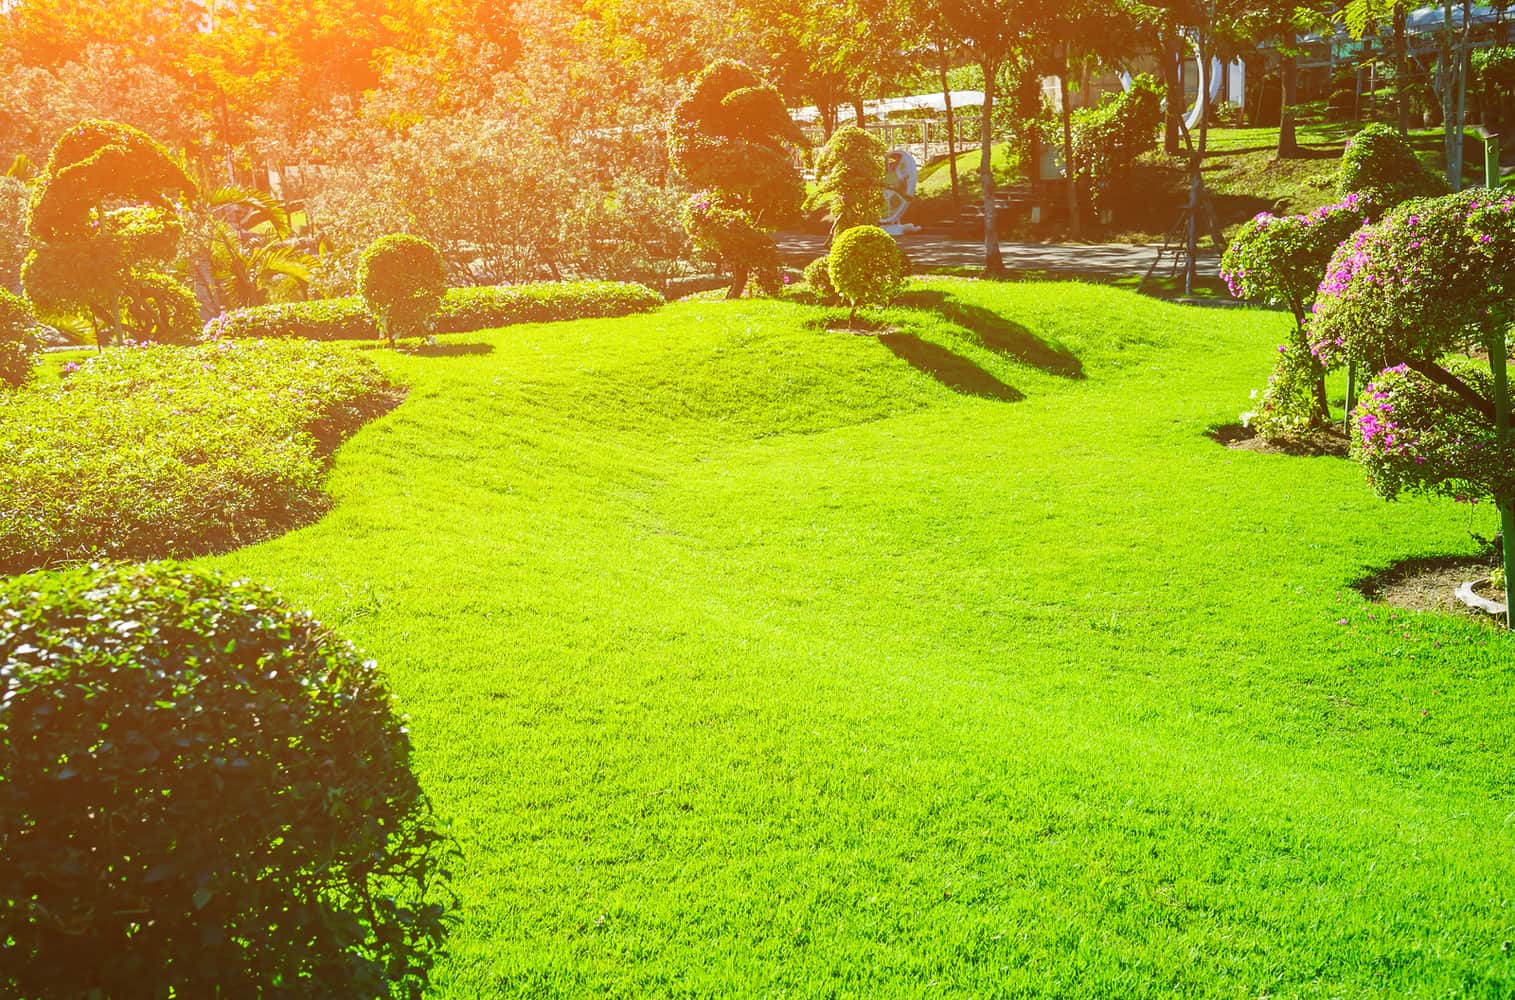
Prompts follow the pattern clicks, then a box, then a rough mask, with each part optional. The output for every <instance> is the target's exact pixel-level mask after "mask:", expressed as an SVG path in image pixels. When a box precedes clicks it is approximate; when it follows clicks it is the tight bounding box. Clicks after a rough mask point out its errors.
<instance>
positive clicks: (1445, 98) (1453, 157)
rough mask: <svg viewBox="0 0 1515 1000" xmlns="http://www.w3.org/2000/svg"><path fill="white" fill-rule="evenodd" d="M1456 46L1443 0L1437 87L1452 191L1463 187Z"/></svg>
mask: <svg viewBox="0 0 1515 1000" xmlns="http://www.w3.org/2000/svg"><path fill="white" fill-rule="evenodd" d="M1458 54H1459V53H1458V48H1457V45H1456V43H1455V36H1454V33H1453V31H1452V0H1443V3H1442V21H1441V65H1440V66H1439V67H1437V75H1438V77H1439V79H1438V80H1437V84H1438V86H1437V89H1438V90H1440V91H1441V93H1440V95H1439V96H1440V98H1441V115H1442V122H1441V128H1442V145H1443V153H1444V157H1445V159H1446V166H1447V184H1448V185H1450V186H1451V189H1452V191H1453V193H1456V192H1458V191H1461V190H1462V128H1461V122H1459V121H1458V120H1457V79H1458V77H1459V76H1460V75H1461V74H1460V73H1459V72H1458V67H1457V65H1456V60H1457V57H1458Z"/></svg>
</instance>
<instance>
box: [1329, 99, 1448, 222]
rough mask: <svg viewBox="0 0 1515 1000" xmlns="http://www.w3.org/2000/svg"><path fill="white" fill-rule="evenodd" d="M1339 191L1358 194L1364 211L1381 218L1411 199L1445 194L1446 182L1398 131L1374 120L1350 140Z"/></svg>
mask: <svg viewBox="0 0 1515 1000" xmlns="http://www.w3.org/2000/svg"><path fill="white" fill-rule="evenodd" d="M1336 191H1337V193H1338V194H1340V195H1342V196H1346V195H1349V194H1356V195H1358V196H1359V197H1360V198H1361V199H1362V200H1363V206H1362V207H1363V209H1364V211H1365V212H1366V213H1367V214H1368V215H1370V216H1371V217H1373V218H1378V217H1381V216H1382V215H1383V214H1384V213H1385V212H1387V211H1389V210H1390V209H1392V208H1393V207H1394V206H1395V205H1398V204H1400V203H1401V202H1404V201H1408V200H1409V199H1411V198H1423V197H1434V196H1436V195H1442V194H1446V193H1447V184H1446V181H1444V180H1442V179H1441V178H1440V177H1437V176H1436V175H1435V174H1433V173H1431V171H1429V170H1427V169H1426V168H1425V167H1424V166H1422V165H1421V162H1420V160H1418V159H1417V158H1416V156H1415V151H1414V150H1413V149H1411V148H1410V144H1409V143H1408V142H1406V141H1405V140H1404V138H1403V137H1402V136H1401V135H1400V134H1399V133H1398V132H1396V131H1395V130H1394V129H1393V128H1391V127H1390V126H1388V125H1385V124H1383V123H1382V122H1373V123H1372V124H1369V125H1366V126H1364V127H1363V130H1362V131H1361V132H1358V133H1357V134H1356V135H1355V136H1353V137H1352V138H1351V139H1349V140H1347V146H1346V149H1345V150H1343V151H1342V154H1341V168H1340V170H1339V172H1338V173H1337V175H1336Z"/></svg>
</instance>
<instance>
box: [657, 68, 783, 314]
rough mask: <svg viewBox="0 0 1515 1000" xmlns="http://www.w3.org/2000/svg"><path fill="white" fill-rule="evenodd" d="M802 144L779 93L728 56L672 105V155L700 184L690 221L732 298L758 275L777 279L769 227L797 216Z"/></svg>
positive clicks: (771, 283)
mask: <svg viewBox="0 0 1515 1000" xmlns="http://www.w3.org/2000/svg"><path fill="white" fill-rule="evenodd" d="M803 141H804V137H803V136H802V135H801V133H800V130H799V126H797V125H795V123H794V121H793V119H791V118H790V117H789V112H788V111H787V110H786V109H785V106H784V101H783V98H781V97H780V96H779V93H778V91H777V90H775V89H774V88H773V87H771V86H769V85H767V84H765V83H763V81H762V80H760V79H759V78H758V76H757V74H755V73H754V72H753V71H752V70H750V69H748V68H747V67H746V66H743V65H742V64H741V63H737V62H734V61H732V60H730V59H719V60H716V61H715V62H713V63H711V64H710V65H709V66H708V67H706V68H705V70H704V71H703V72H701V73H700V75H699V77H698V78H697V79H696V80H695V82H694V88H693V90H692V91H691V92H690V94H689V96H688V97H686V98H684V99H683V100H681V101H679V102H678V103H677V104H675V105H674V108H673V114H672V120H671V121H670V123H669V128H668V158H669V160H670V162H672V164H673V166H674V169H676V170H677V171H678V172H679V174H680V176H682V177H683V178H684V179H685V180H687V181H688V182H689V183H690V186H692V187H696V188H700V189H701V190H700V193H699V194H696V195H695V196H694V197H693V198H692V199H690V202H689V205H688V207H687V208H686V210H685V213H684V223H685V226H686V227H687V229H688V231H689V236H690V239H691V240H692V241H693V243H694V246H695V249H696V251H698V252H699V253H700V254H701V255H702V256H704V257H705V258H707V259H709V260H711V261H712V262H714V263H715V264H716V265H718V266H719V267H721V268H723V269H724V270H726V271H727V272H729V273H730V274H731V276H732V282H731V288H730V290H729V291H728V292H727V295H728V296H729V297H730V298H738V297H740V296H741V294H742V290H743V289H744V288H745V287H746V284H747V279H748V278H749V277H751V276H753V275H756V276H757V278H758V281H759V283H760V284H761V285H762V286H764V287H777V286H778V284H779V280H778V274H779V259H778V248H777V246H776V245H775V244H774V242H773V237H772V236H771V235H769V230H771V229H773V228H775V227H777V226H781V225H785V224H787V223H790V222H794V221H797V220H798V219H799V214H800V208H801V206H802V205H803V204H804V200H805V187H804V184H803V182H802V181H801V179H800V175H799V171H798V170H796V169H795V166H794V160H793V156H792V153H793V149H794V147H796V146H799V145H801V144H802V143H803Z"/></svg>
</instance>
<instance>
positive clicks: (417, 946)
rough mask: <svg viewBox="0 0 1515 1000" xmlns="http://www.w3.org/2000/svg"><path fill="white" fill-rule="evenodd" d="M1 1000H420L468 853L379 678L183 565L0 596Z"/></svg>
mask: <svg viewBox="0 0 1515 1000" xmlns="http://www.w3.org/2000/svg"><path fill="white" fill-rule="evenodd" d="M0 663H3V664H4V669H3V670H0V774H3V775H4V780H3V781H0V926H3V927H4V928H5V932H6V935H7V937H8V938H9V941H8V942H7V949H6V950H7V953H8V955H9V958H8V960H7V961H6V962H4V963H0V994H3V995H5V996H29V997H82V996H107V997H156V996H168V995H170V994H172V995H173V996H181V997H210V996H343V997H357V996H362V997H410V998H418V997H419V996H420V995H421V992H422V990H423V988H424V987H425V984H426V982H427V980H428V977H429V971H430V968H431V965H432V962H433V959H434V957H435V955H436V954H437V953H438V950H439V949H440V946H441V943H442V940H443V937H444V933H445V930H446V927H447V923H448V917H447V913H448V911H449V909H450V908H451V906H452V898H451V896H450V893H449V891H448V888H447V880H448V874H447V871H446V869H445V864H446V861H447V858H448V856H449V855H450V854H451V853H452V848H451V847H450V846H449V841H448V840H447V839H446V838H445V837H444V835H443V834H442V833H441V832H440V831H439V830H438V829H437V827H436V824H435V822H434V820H433V819H432V816H431V812H430V809H429V807H428V805H427V801H426V799H425V797H424V796H423V794H422V792H421V789H420V787H419V786H418V785H417V783H416V779H415V776H414V774H413V773H412V771H411V766H410V744H409V740H408V737H407V735H406V732H405V729H404V728H403V726H402V724H401V720H399V719H398V718H397V717H396V716H395V713H394V710H393V708H392V706H391V704H390V697H389V693H388V691H387V690H386V689H385V687H384V684H383V683H382V681H381V680H380V679H379V676H378V674H377V671H376V670H375V669H374V666H373V664H372V663H368V662H364V661H363V660H362V658H361V657H359V655H358V654H357V652H356V651H355V650H354V649H353V648H352V646H350V645H349V644H348V643H346V642H344V641H342V640H340V639H338V638H337V637H336V636H335V635H333V634H332V633H331V632H330V631H329V630H327V629H325V628H324V627H322V626H321V625H319V624H318V623H316V622H315V621H313V620H312V619H311V618H310V617H309V616H308V615H306V614H303V613H300V612H296V611H293V610H291V609H290V608H289V607H287V606H286V605H285V604H283V603H282V602H281V601H280V600H278V598H276V597H275V596H274V595H272V594H271V593H270V592H268V591H267V590H264V589H262V588H259V587H255V586H251V585H248V584H240V583H236V584H227V583H223V582H220V581H218V580H217V579H215V578H213V577H209V576H206V575H203V574H201V573H198V572H195V571H191V570H188V569H185V568H180V567H176V566H173V565H168V564H156V565H148V566H131V567H120V568H101V567H89V568H82V569H74V570H69V571H67V572H62V573H37V574H33V575H30V576H21V577H15V578H12V579H10V580H8V581H5V582H4V583H3V584H0Z"/></svg>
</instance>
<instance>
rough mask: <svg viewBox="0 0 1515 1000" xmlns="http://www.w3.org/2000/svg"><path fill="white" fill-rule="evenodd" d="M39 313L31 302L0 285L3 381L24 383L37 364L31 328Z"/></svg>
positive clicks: (0, 382) (0, 367) (0, 377)
mask: <svg viewBox="0 0 1515 1000" xmlns="http://www.w3.org/2000/svg"><path fill="white" fill-rule="evenodd" d="M36 323H37V317H36V315H35V314H34V313H33V312H32V307H31V303H29V302H27V301H26V300H25V299H23V298H22V297H21V296H19V295H12V294H11V293H10V292H7V291H6V290H5V289H3V288H0V385H6V386H10V387H11V388H15V387H17V386H21V385H25V384H26V383H27V382H29V381H31V377H32V373H33V372H34V371H36V368H37V345H36V343H35V342H34V341H33V339H32V328H33V327H34V326H35V325H36Z"/></svg>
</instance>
